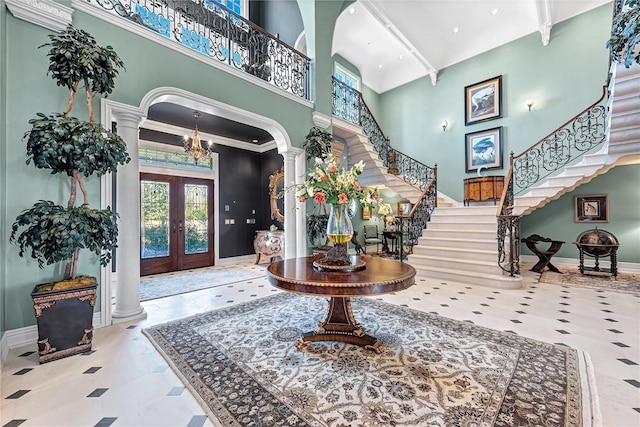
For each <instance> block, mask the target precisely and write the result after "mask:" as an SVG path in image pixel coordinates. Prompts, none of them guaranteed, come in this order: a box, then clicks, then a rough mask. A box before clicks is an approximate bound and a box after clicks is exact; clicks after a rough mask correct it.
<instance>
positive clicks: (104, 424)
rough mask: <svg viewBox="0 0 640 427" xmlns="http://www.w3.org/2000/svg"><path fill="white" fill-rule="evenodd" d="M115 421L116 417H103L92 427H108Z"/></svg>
mask: <svg viewBox="0 0 640 427" xmlns="http://www.w3.org/2000/svg"><path fill="white" fill-rule="evenodd" d="M117 419H118V417H104V418H103V419H101V420H100V421H98V424H96V425H95V426H93V427H109V426H110V425H111V424H113V423H115V422H116V420H117Z"/></svg>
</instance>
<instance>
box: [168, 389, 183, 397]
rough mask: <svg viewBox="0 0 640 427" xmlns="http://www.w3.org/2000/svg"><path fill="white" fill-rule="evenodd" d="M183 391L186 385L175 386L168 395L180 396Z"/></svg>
mask: <svg viewBox="0 0 640 427" xmlns="http://www.w3.org/2000/svg"><path fill="white" fill-rule="evenodd" d="M183 391H184V387H173V388H172V389H171V390H169V393H167V396H180V395H181V394H182V392H183Z"/></svg>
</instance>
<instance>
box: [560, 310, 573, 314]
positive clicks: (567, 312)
mask: <svg viewBox="0 0 640 427" xmlns="http://www.w3.org/2000/svg"><path fill="white" fill-rule="evenodd" d="M558 311H559V312H560V313H564V314H569V313H571V312H570V311H567V310H558Z"/></svg>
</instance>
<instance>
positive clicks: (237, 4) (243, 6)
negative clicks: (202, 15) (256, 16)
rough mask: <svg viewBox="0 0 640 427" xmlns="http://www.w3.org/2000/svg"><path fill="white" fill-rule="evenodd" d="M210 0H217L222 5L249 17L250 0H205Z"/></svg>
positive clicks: (206, 0)
mask: <svg viewBox="0 0 640 427" xmlns="http://www.w3.org/2000/svg"><path fill="white" fill-rule="evenodd" d="M208 1H215V2H217V3H220V4H221V5H223V6H226V7H227V8H229V9H231V10H232V11H234V12H235V13H237V14H238V15H240V16H243V17H245V18H246V17H247V3H248V0H205V2H208Z"/></svg>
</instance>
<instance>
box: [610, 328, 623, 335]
mask: <svg viewBox="0 0 640 427" xmlns="http://www.w3.org/2000/svg"><path fill="white" fill-rule="evenodd" d="M607 331H609V332H613V333H614V334H623V333H624V332H622V331H619V330H617V329H607Z"/></svg>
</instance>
